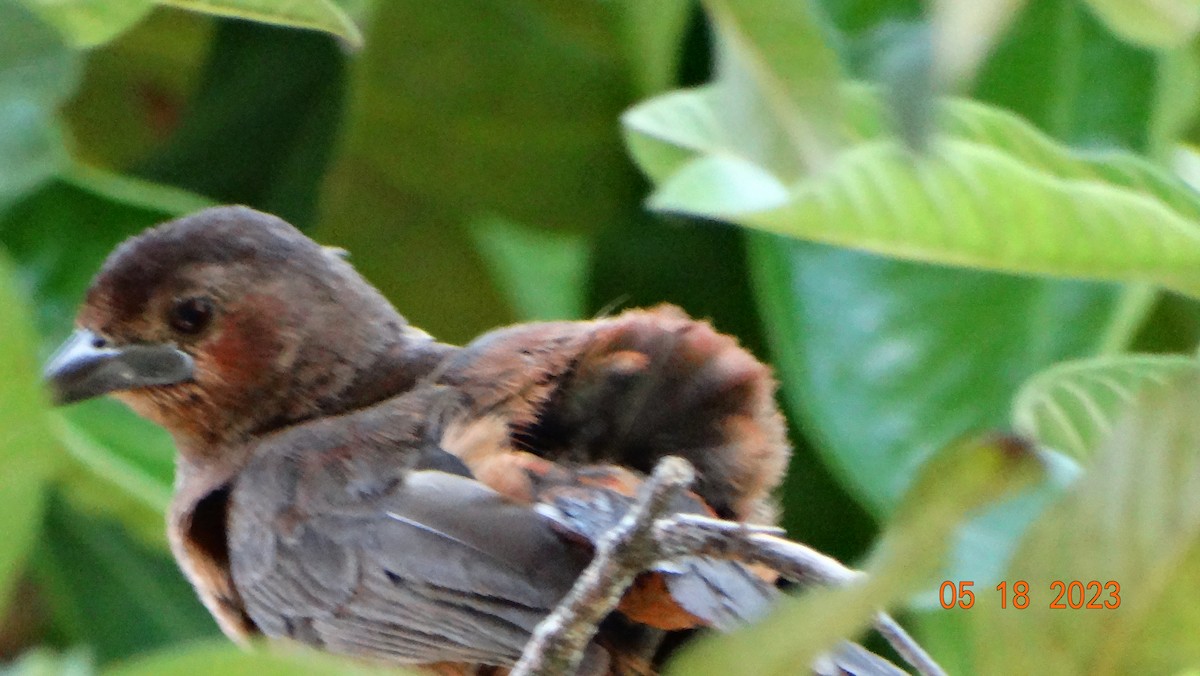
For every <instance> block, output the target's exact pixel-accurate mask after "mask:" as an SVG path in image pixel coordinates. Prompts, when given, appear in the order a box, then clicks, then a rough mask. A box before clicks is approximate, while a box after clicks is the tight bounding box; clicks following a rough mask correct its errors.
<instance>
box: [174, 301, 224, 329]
mask: <svg viewBox="0 0 1200 676" xmlns="http://www.w3.org/2000/svg"><path fill="white" fill-rule="evenodd" d="M212 316H213V303H212V301H211V300H209V299H208V298H203V297H196V298H184V299H181V300H177V301H175V304H174V305H172V306H171V314H170V316H169V317H168V321H170V323H171V328H173V329H175V330H176V331H178V332H179V333H183V334H186V335H189V336H194V335H196V334H197V333H200V332H201V331H203V330H204V329H206V328H208V323H209V322H210V321H212Z"/></svg>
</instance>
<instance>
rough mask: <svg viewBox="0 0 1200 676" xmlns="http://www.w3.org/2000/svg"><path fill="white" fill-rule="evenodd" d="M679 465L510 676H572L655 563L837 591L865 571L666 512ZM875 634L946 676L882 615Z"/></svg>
mask: <svg viewBox="0 0 1200 676" xmlns="http://www.w3.org/2000/svg"><path fill="white" fill-rule="evenodd" d="M693 475H694V471H693V470H692V466H691V465H690V464H689V463H688V462H687V461H686V460H683V459H680V458H674V457H668V458H664V459H663V460H661V461H660V462H659V464H658V466H657V467H655V469H654V474H653V475H652V476H651V477H650V478H649V479H648V480H647V481H646V482H645V483H644V484H643V485H642V487H641V491H640V493H639V495H638V498H637V501H636V502H635V503H634V505H633V507H631V508H630V510H629V512H628V513H627V514H626V515H625V516H624V517H623V518H622V519H621V521H620V522H619V523H618V524H617V526H616V527H615V528H613V529H612V530H610V531H609V532H608V533H606V534H605V536H604V537H603V538H602V539H601V541H600V543H599V544H598V545H597V547H596V554H595V556H594V557H593V559H592V562H591V563H590V564H589V565H588V567H587V569H586V570H584V572H583V574H582V575H581V576H580V577H579V580H578V581H577V582H576V583H575V586H574V587H572V589H571V592H570V593H569V594H567V596H566V597H565V598H564V599H563V600H562V602H561V603H559V606H558V608H556V609H555V611H554V612H553V613H551V614H550V615H549V616H548V617H546V619H544V620H542V622H541V623H540V624H538V626H537V629H536V630H535V631H534V634H533V637H532V639H531V640H530V641H529V643H528V644H527V645H526V646H525V650H524V652H523V653H522V655H521V660H520V662H518V663H517V665H516V667H514V668H513V670H512V672H511V676H559V675H561V674H573V673H575V670H576V669H577V668H578V666H579V664H580V662H581V661H582V660H583V656H584V653H585V651H586V650H587V647H588V644H589V643H590V642H591V640H592V637H593V636H595V634H596V630H597V627H598V625H599V624H600V622H601V621H602V620H603V619H604V618H605V616H607V615H608V614H609V613H610V612H612V610H613V609H614V608H616V606H617V604H618V603H619V602H620V600H621V597H622V595H624V593H625V591H626V590H627V589H628V588H629V585H630V584H631V583H632V582H633V579H634V577H636V576H637V575H638V574H639V573H641V572H642V571H645V570H648V569H649V568H651V567H652V566H653V565H654V564H655V563H656V562H658V561H663V560H670V559H676V558H680V557H684V556H704V557H709V558H715V559H731V560H735V561H740V562H742V563H759V564H763V565H765V566H767V567H769V568H771V569H772V570H775V571H776V572H778V573H779V574H780V575H782V576H784V577H786V578H790V579H793V580H796V581H797V582H806V583H815V584H820V585H825V586H840V585H845V584H849V583H851V582H854V581H855V580H859V579H862V578H863V577H864V575H865V573H863V572H862V571H857V570H853V569H851V568H847V567H846V566H844V565H842V563H841V562H840V561H838V560H837V559H834V558H832V557H830V556H826V555H825V554H822V553H821V552H818V551H816V550H815V549H812V548H810V547H806V546H804V545H802V544H800V543H797V542H792V541H790V540H786V539H784V538H781V537H778V534H779V533H781V532H782V531H781V530H780V529H778V528H775V527H771V526H756V525H752V524H745V523H737V522H733V521H724V520H721V519H713V518H709V517H704V516H698V515H694V514H675V515H672V516H669V517H666V518H663V517H664V515H665V514H667V513H668V512H669V509H670V505H671V502H672V499H673V498H674V497H675V496H676V495H678V494H679V492H680V491H682V490H683V489H684V488H686V487H687V486H688V485H689V484H690V483H691V481H692V478H693ZM875 628H876V630H877V631H879V633H880V634H881V635H882V636H883V637H884V638H885V639H886V640H887V641H888V643H890V644H891V645H892V647H893V648H895V650H896V652H897V653H899V654H900V656H901V657H903V658H904V659H905V661H907V662H908V663H909V664H910V665H912V666H913V667H914V668H915V669H916V670H917V672H918V673H919V674H921V675H922V676H945V671H943V670H942V668H941V667H940V666H938V664H937V663H936V662H935V661H934V660H933V658H932V657H930V655H929V653H927V652H926V651H925V650H924V649H923V648H922V647H921V646H920V644H918V643H917V642H916V640H914V639H913V638H912V636H910V635H909V634H908V633H907V632H906V631H905V630H904V628H903V627H901V626H900V624H899V623H897V622H896V620H895V619H893V618H892V617H891V616H890V615H888V614H887V613H886V612H880V613H878V614H877V615H876V616H875Z"/></svg>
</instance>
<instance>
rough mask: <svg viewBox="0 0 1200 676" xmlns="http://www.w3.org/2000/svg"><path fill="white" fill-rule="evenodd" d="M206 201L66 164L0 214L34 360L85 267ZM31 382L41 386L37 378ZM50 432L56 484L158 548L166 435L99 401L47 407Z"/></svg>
mask: <svg viewBox="0 0 1200 676" xmlns="http://www.w3.org/2000/svg"><path fill="white" fill-rule="evenodd" d="M207 205H208V202H206V201H204V200H201V199H199V198H197V197H195V196H194V195H191V194H189V193H185V192H181V191H178V190H175V189H172V188H166V187H163V186H158V185H153V184H149V183H145V182H143V181H137V180H133V179H129V178H126V177H122V176H118V175H114V174H109V173H107V172H101V171H97V170H91V169H85V168H82V167H75V168H73V169H71V170H70V171H69V172H66V173H65V174H64V175H63V176H62V177H60V178H58V179H55V180H52V181H50V182H49V183H47V184H46V185H45V186H43V187H42V188H41V189H39V190H38V191H36V192H34V193H33V194H31V195H30V196H28V197H26V198H25V199H23V200H22V201H21V202H19V203H18V204H16V205H15V206H14V207H13V208H12V209H10V210H9V212H8V213H6V214H5V215H4V216H3V217H0V243H2V244H3V245H4V246H5V247H7V248H8V250H9V251H10V252H11V253H12V254H13V256H14V258H15V260H16V262H17V264H18V270H19V276H20V279H21V281H22V282H23V283H24V284H25V285H26V286H27V287H28V288H29V289H30V295H31V296H32V297H33V298H36V299H37V309H38V311H39V314H38V320H39V321H38V323H37V324H38V327H39V328H40V329H41V334H42V336H43V338H44V340H43V342H42V349H41V351H40V353H41V356H42V358H44V357H46V356H48V355H49V354H50V352H51V351H52V350H53V349H54V348H55V347H56V346H57V345H58V343H59V342H60V341H61V340H62V339H63V337H65V336H66V334H67V332H68V330H69V328H70V326H71V324H72V321H73V317H74V315H75V311H76V308H77V307H78V305H79V303H80V302H81V301H82V300H83V295H84V291H85V290H86V288H87V285H88V283H89V281H90V280H91V277H92V275H93V274H95V271H96V270H97V269H99V267H100V264H101V262H102V261H103V260H104V258H105V257H106V256H107V255H108V253H109V252H110V251H111V250H112V248H113V247H114V246H116V244H117V243H119V242H120V241H122V240H123V239H125V238H126V237H128V236H129V235H132V234H134V233H137V232H140V231H141V230H143V229H144V228H146V227H148V226H151V225H154V224H156V223H158V222H161V221H163V220H166V219H168V218H171V217H173V216H176V215H178V214H180V213H184V212H189V211H193V210H195V209H198V208H201V207H203V206H207ZM16 354H17V353H12V352H5V353H0V367H5V366H7V365H9V359H10V358H11V359H15V360H16V361H17V362H18V363H19V362H20V358H19V357H17V356H16ZM10 355H11V357H10ZM28 360H29V362H30V363H31V364H32V365H34V366H35V367H36V365H37V364H39V363H40V362H41V359H40V358H39V357H37V356H31V357H28ZM35 370H36V369H35ZM37 388H38V390H39V392H40V389H41V386H40V384H38V385H37ZM39 396H40V395H39ZM67 421H69V422H67ZM50 430H51V433H52V434H53V435H54V438H57V440H58V444H59V445H60V446H61V447H62V448H64V449H65V450H66V451H67V456H68V457H69V458H71V459H72V461H73V462H70V463H68V464H66V465H65V466H64V467H63V473H62V475H61V480H62V481H61V484H60V485H61V487H62V490H63V491H64V492H66V493H67V494H68V495H70V496H71V497H72V499H75V500H78V501H80V502H81V503H86V504H87V505H88V507H89V509H94V510H99V511H100V513H103V514H106V515H107V516H109V517H116V518H119V519H120V520H121V521H122V523H124V524H125V525H127V526H129V527H130V528H132V529H134V530H135V531H136V532H137V533H138V534H139V535H140V536H141V537H142V539H143V541H146V542H150V543H152V544H153V545H154V546H156V547H160V548H161V547H162V545H163V537H162V532H163V525H162V513H163V510H164V509H165V506H166V502H167V499H168V498H169V495H170V490H171V484H172V477H173V474H174V462H173V458H174V451H173V449H172V445H171V442H170V439H169V438H168V437H167V436H166V434H165V433H164V432H163V431H162V430H161V429H159V428H157V427H156V426H154V425H152V424H150V423H148V422H146V421H144V420H142V419H140V418H137V417H136V416H134V415H133V414H132V413H131V412H130V411H128V410H127V409H125V408H124V407H123V406H120V405H118V404H116V403H115V402H108V401H97V402H88V403H85V404H82V405H80V406H76V407H72V408H71V409H70V410H67V411H64V412H63V413H62V415H61V416H57V415H56V416H54V417H53V419H52V425H51V428H50Z"/></svg>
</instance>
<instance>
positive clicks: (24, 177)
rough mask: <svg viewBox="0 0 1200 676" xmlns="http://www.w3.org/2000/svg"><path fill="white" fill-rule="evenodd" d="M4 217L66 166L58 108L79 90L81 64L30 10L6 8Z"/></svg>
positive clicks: (1, 51)
mask: <svg viewBox="0 0 1200 676" xmlns="http://www.w3.org/2000/svg"><path fill="white" fill-rule="evenodd" d="M0 26H4V34H5V38H4V40H0V214H2V213H3V212H4V209H5V208H6V207H7V206H8V205H9V204H10V203H11V202H12V201H13V200H15V199H16V198H18V197H19V196H21V195H22V194H24V193H25V192H27V191H29V190H30V189H32V188H34V187H35V186H37V185H38V184H39V183H41V182H43V181H45V180H46V179H48V178H50V177H51V176H52V175H54V173H55V172H57V171H58V170H59V169H60V168H61V167H62V166H63V165H64V164H65V163H66V158H67V155H66V150H65V148H64V147H63V139H62V134H61V132H60V130H59V128H58V125H57V124H56V122H55V120H54V117H53V116H54V112H55V110H56V109H57V108H58V106H59V105H60V104H61V103H62V102H63V101H64V100H65V99H66V98H67V97H68V96H70V94H71V92H72V91H74V90H75V86H76V84H77V82H78V79H79V59H78V56H77V55H76V54H74V53H73V52H71V50H69V49H68V48H67V46H66V45H65V44H63V42H62V40H60V39H59V37H58V36H57V35H56V34H55V32H54V31H53V30H52V29H51V28H50V27H49V26H46V25H45V24H43V23H42V22H41V21H39V20H38V19H37V18H36V17H34V16H33V15H32V13H31V12H30V11H29V10H28V9H27V8H26V7H25V6H24V5H21V4H19V3H17V2H14V1H12V0H6V1H5V2H0Z"/></svg>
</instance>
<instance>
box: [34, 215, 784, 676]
mask: <svg viewBox="0 0 1200 676" xmlns="http://www.w3.org/2000/svg"><path fill="white" fill-rule="evenodd" d="M46 377H47V380H48V382H49V383H50V385H51V387H52V389H53V391H54V393H55V395H56V397H57V399H58V401H60V402H62V403H68V402H72V401H78V400H82V399H87V398H90V397H95V396H98V395H102V394H110V395H112V396H114V397H116V398H117V399H120V400H121V401H123V402H125V403H126V404H128V405H129V406H130V407H131V408H132V409H133V410H134V411H136V412H137V413H139V414H141V415H143V416H145V417H147V418H149V419H150V420H152V421H154V422H156V423H158V424H160V425H162V426H163V427H164V428H166V429H167V430H168V431H169V432H170V433H171V435H172V436H173V438H174V440H175V444H176V447H177V449H178V459H177V479H176V492H175V496H174V500H173V502H172V504H171V509H170V514H169V524H168V529H169V535H170V542H171V547H172V550H173V553H174V555H175V557H176V559H177V560H178V561H179V564H180V566H181V568H182V569H183V571H184V573H185V574H186V575H187V577H188V579H189V580H190V581H191V582H192V584H193V585H194V586H195V588H196V591H197V593H198V594H199V596H200V598H201V599H202V600H203V602H204V604H205V605H206V606H207V607H208V609H209V610H210V611H211V612H212V614H213V616H214V617H215V618H216V620H217V622H218V623H219V624H220V626H221V628H222V629H223V630H224V632H225V633H226V634H227V635H229V636H230V637H231V638H233V639H235V640H239V641H241V640H245V639H246V638H248V637H251V636H253V635H257V634H265V635H267V636H269V637H286V638H291V639H294V640H297V641H301V642H303V643H307V644H310V645H314V646H318V647H321V648H324V649H327V650H330V651H333V652H338V653H344V654H350V655H357V656H365V657H368V658H376V659H383V660H387V661H392V662H396V663H402V664H413V665H423V666H426V667H428V668H429V669H432V670H434V671H438V672H440V673H448V674H466V673H491V672H492V671H494V670H496V669H503V668H505V667H509V666H511V665H512V664H514V663H515V661H516V660H517V659H518V657H519V656H520V653H521V650H522V648H523V646H524V645H525V643H526V642H527V640H528V638H529V635H530V633H531V631H532V630H533V629H534V627H535V626H536V625H537V623H538V622H539V621H540V620H541V619H543V618H544V617H545V616H546V614H547V613H548V612H550V611H551V610H552V609H553V608H554V607H555V605H556V604H557V603H558V602H559V601H560V599H561V598H562V597H563V596H564V595H565V594H566V592H567V591H568V590H569V589H570V587H571V585H572V584H573V582H574V581H575V579H576V578H577V576H578V575H579V573H580V572H581V571H582V570H583V568H584V567H585V566H586V565H587V563H588V561H589V560H590V557H591V555H592V552H593V547H594V544H595V542H596V539H597V538H598V537H599V535H600V534H601V533H603V531H604V530H605V529H606V528H608V527H610V526H611V525H612V524H614V523H615V522H616V521H617V520H618V519H619V518H620V516H621V515H622V514H623V511H624V509H626V508H627V506H628V505H629V504H630V500H631V497H632V495H633V494H634V491H635V490H636V487H637V485H638V483H639V482H640V481H641V477H642V476H644V474H645V473H646V472H648V471H649V470H650V469H651V468H652V467H653V466H654V465H655V463H656V462H657V461H658V460H659V459H661V458H662V457H664V456H666V455H678V456H682V457H684V458H686V459H687V460H689V461H690V462H691V463H692V464H693V465H694V466H695V468H696V471H697V482H696V484H695V486H694V493H692V494H689V495H688V496H686V497H684V498H681V499H680V504H679V507H678V508H679V510H680V511H694V512H697V513H705V514H713V515H716V516H719V517H722V518H726V519H735V520H742V521H748V522H755V523H770V522H772V520H773V519H774V518H775V511H774V507H773V503H772V501H771V497H770V494H771V491H772V489H774V488H775V487H776V485H777V484H778V483H779V481H780V478H781V476H782V474H783V472H784V470H785V467H786V465H787V461H788V455H789V447H788V444H787V441H786V438H785V430H784V423H783V420H782V418H781V416H780V413H779V412H778V410H777V408H776V405H775V403H774V399H773V395H774V389H775V385H774V382H773V380H772V378H771V375H770V372H769V370H768V369H767V368H766V367H765V366H763V365H762V364H761V363H759V362H758V361H757V360H755V359H754V358H753V357H752V356H751V355H750V354H749V353H747V352H746V351H744V350H742V349H741V348H740V347H738V345H737V344H736V342H735V341H734V340H733V339H732V338H729V337H727V336H723V335H721V334H718V333H717V332H716V331H714V330H713V329H712V327H711V326H709V325H708V324H706V323H703V322H698V321H695V320H692V319H690V318H688V317H687V316H686V315H684V314H683V313H682V312H681V311H679V310H677V309H675V308H671V307H660V308H657V309H653V310H648V311H630V312H626V313H623V314H620V315H618V316H615V317H611V318H605V319H597V320H594V321H586V322H551V323H537V324H523V325H517V326H513V327H509V328H505V329H499V330H496V331H493V332H490V333H488V334H485V335H484V336H482V337H480V338H478V339H477V340H475V341H474V342H472V343H470V344H468V345H466V346H465V347H454V346H450V345H446V344H442V343H439V342H436V341H434V340H433V339H432V338H431V337H430V336H429V335H427V334H425V333H424V332H422V331H419V330H417V329H415V328H413V327H412V326H410V325H409V324H408V323H407V322H406V321H405V319H404V318H403V317H402V316H400V314H398V313H397V312H396V310H395V309H393V308H392V306H391V305H390V304H389V303H388V302H387V301H386V300H385V299H384V297H383V296H382V295H380V294H379V292H378V291H376V290H375V289H374V288H373V287H372V286H371V285H370V284H368V283H367V282H366V281H365V280H364V279H363V278H362V277H360V276H359V275H358V274H357V273H356V272H355V271H354V269H353V268H352V267H351V266H350V264H349V263H347V262H346V261H345V260H344V258H343V256H341V255H339V254H338V252H337V251H335V250H332V249H329V248H325V247H322V246H320V245H318V244H316V243H314V242H313V241H312V240H310V239H309V238H307V237H306V236H304V235H303V234H301V233H300V232H299V231H298V230H296V229H295V228H293V227H292V226H290V225H288V224H287V223H285V222H283V221H282V220H280V219H278V218H275V217H273V216H269V215H267V214H263V213H259V212H256V211H253V210H251V209H248V208H244V207H218V208H213V209H208V210H205V211H202V212H199V213H197V214H195V215H192V216H188V217H185V218H181V219H178V220H176V221H172V222H169V223H166V224H164V225H161V226H159V227H157V228H154V229H151V230H148V231H146V232H145V233H143V234H141V235H138V236H136V237H133V238H131V239H130V240H128V241H126V242H125V243H124V244H122V245H121V246H120V247H119V248H117V249H116V250H115V251H114V252H113V253H112V254H111V255H110V257H109V258H108V260H107V261H106V262H105V264H104V266H103V267H102V269H101V270H100V272H99V273H98V274H97V276H96V278H95V280H94V281H93V283H92V285H91V287H90V289H89V290H88V293H87V297H86V300H85V302H84V304H83V307H82V309H81V310H80V312H79V315H78V320H77V330H76V332H75V334H74V336H73V337H72V338H71V339H70V340H69V341H68V343H67V344H66V345H64V347H63V348H62V349H61V350H60V351H59V352H58V354H57V355H56V356H55V357H54V358H52V360H51V363H50V364H49V365H48V366H47V369H46ZM774 594H775V590H774V588H773V586H772V585H771V584H769V580H767V579H764V577H762V576H760V575H757V574H755V573H754V572H752V571H750V570H749V569H747V568H746V567H744V566H741V565H740V564H736V563H731V562H725V561H715V560H707V559H699V558H693V559H691V560H687V561H682V562H672V563H670V564H664V565H663V566H662V567H661V568H660V569H656V570H652V571H647V572H646V573H645V574H643V575H642V576H641V577H639V578H638V580H637V582H636V583H635V584H634V586H633V587H632V588H631V589H630V591H629V592H628V593H627V594H626V596H625V598H624V599H623V600H622V602H621V605H620V607H619V608H618V611H617V612H615V613H614V614H613V616H612V617H610V618H609V620H607V621H606V622H605V625H604V626H603V627H602V628H601V631H600V633H599V634H598V635H597V638H596V639H595V641H594V642H593V644H592V645H591V646H590V647H589V649H588V652H587V655H586V656H585V660H584V663H583V666H582V667H581V671H580V673H587V674H605V673H614V674H621V673H652V672H653V658H654V653H655V651H656V649H657V648H658V646H659V644H660V642H661V641H662V640H663V638H664V636H665V634H666V632H675V631H681V630H686V629H691V628H696V627H704V626H714V627H718V628H725V627H730V626H733V625H735V624H737V623H739V622H742V621H746V620H749V619H753V618H755V617H757V616H759V615H761V614H762V613H763V612H764V611H765V610H766V608H767V606H768V605H769V603H770V601H771V599H772V598H773V597H774Z"/></svg>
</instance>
